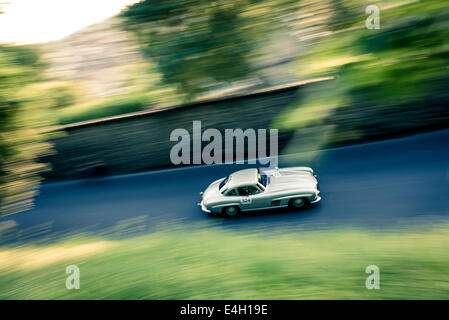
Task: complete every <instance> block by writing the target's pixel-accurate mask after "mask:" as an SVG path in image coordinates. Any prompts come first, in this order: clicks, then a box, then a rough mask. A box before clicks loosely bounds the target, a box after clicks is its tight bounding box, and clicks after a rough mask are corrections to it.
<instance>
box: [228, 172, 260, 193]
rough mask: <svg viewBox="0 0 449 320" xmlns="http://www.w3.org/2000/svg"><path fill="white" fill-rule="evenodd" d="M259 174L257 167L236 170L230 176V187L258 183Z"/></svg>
mask: <svg viewBox="0 0 449 320" xmlns="http://www.w3.org/2000/svg"><path fill="white" fill-rule="evenodd" d="M257 174H258V172H257V169H245V170H240V171H236V172H234V173H233V174H231V175H230V176H229V179H228V189H233V188H236V187H241V186H247V185H256V184H257Z"/></svg>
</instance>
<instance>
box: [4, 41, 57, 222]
mask: <svg viewBox="0 0 449 320" xmlns="http://www.w3.org/2000/svg"><path fill="white" fill-rule="evenodd" d="M43 67H44V66H43V64H42V63H40V61H39V57H38V53H37V52H36V51H35V50H33V49H31V48H27V47H19V46H4V45H0V214H9V213H15V212H18V211H22V210H25V209H28V208H30V206H31V205H32V197H33V195H34V194H35V192H36V191H35V187H36V185H37V183H38V182H39V180H40V178H39V173H40V172H41V171H42V170H44V169H45V165H43V164H39V163H37V162H36V159H37V158H38V157H39V156H40V155H43V154H45V153H48V152H49V149H50V146H49V145H48V144H47V143H45V136H44V135H42V134H40V132H39V128H41V127H43V126H47V125H49V122H48V119H45V118H43V117H42V113H41V112H42V111H43V110H44V109H45V108H46V107H45V106H42V105H38V104H33V103H32V102H33V101H32V99H27V97H24V96H23V95H22V94H21V92H22V90H23V88H24V87H26V86H27V85H28V84H30V83H32V82H34V81H39V80H41V73H42V70H43Z"/></svg>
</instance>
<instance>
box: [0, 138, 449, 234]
mask: <svg viewBox="0 0 449 320" xmlns="http://www.w3.org/2000/svg"><path fill="white" fill-rule="evenodd" d="M320 159H321V160H319V161H318V160H315V161H311V162H309V163H297V165H310V166H312V167H313V168H314V169H315V171H316V174H317V175H318V179H319V182H320V189H321V196H322V198H323V199H322V201H321V202H320V203H319V204H317V205H315V206H313V207H311V208H307V209H300V210H296V211H295V210H277V211H273V210H270V211H265V212H258V213H252V214H247V215H245V216H241V217H238V218H235V219H222V218H211V217H208V216H207V215H205V214H204V213H203V212H202V211H201V210H200V208H199V207H198V206H197V203H198V202H199V201H200V196H199V192H200V191H202V190H204V189H205V188H206V187H207V185H208V184H209V183H210V182H212V181H214V180H216V179H218V178H220V177H223V176H225V175H228V174H229V173H231V172H233V171H235V170H238V169H241V168H244V167H248V165H246V166H245V165H213V166H193V167H186V168H178V169H173V170H166V171H157V172H147V173H140V174H133V175H125V176H116V177H109V178H104V179H91V180H83V181H81V180H79V181H70V182H59V183H48V184H44V185H43V186H41V190H40V195H39V196H38V197H37V199H36V206H35V209H33V210H31V211H28V212H23V213H19V214H16V215H13V216H9V217H4V218H2V219H0V223H2V222H7V221H8V222H9V223H11V222H13V223H15V224H16V226H15V227H14V228H11V229H10V232H9V234H8V236H9V237H10V238H11V239H12V240H26V239H28V238H30V237H31V238H33V237H42V236H45V235H47V236H48V235H50V234H51V235H52V237H53V236H56V235H67V234H70V233H71V232H79V231H81V230H83V231H89V232H94V233H95V234H98V233H101V232H109V233H111V232H112V233H116V234H119V235H124V236H126V235H131V234H138V233H142V232H152V231H155V230H160V229H163V228H166V227H167V226H182V227H219V228H230V229H236V230H243V231H248V232H249V231H254V230H266V231H269V232H287V231H288V232H300V231H301V230H304V229H307V228H313V229H316V228H334V227H335V226H344V227H346V226H360V227H370V228H385V227H387V228H408V227H409V226H410V225H414V224H422V223H441V222H443V221H449V203H448V201H449V130H444V131H437V132H431V133H426V134H421V135H416V136H411V137H407V138H400V139H394V140H388V141H383V142H376V143H369V144H364V145H357V146H351V147H343V148H337V149H329V150H325V151H323V152H322V153H321V157H320ZM283 162H285V158H284V159H282V158H281V160H280V165H281V166H282V163H283ZM12 220H13V221H12ZM4 237H6V233H4Z"/></svg>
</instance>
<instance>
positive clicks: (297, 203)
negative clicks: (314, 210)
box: [290, 198, 308, 208]
mask: <svg viewBox="0 0 449 320" xmlns="http://www.w3.org/2000/svg"><path fill="white" fill-rule="evenodd" d="M307 204H308V200H307V199H305V198H294V199H291V200H290V206H291V207H293V208H302V207H304V206H306V205H307Z"/></svg>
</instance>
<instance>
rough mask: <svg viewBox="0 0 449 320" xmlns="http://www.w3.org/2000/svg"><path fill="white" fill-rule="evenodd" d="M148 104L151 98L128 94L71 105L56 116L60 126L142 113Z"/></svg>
mask: <svg viewBox="0 0 449 320" xmlns="http://www.w3.org/2000/svg"><path fill="white" fill-rule="evenodd" d="M150 102H151V98H150V97H149V96H148V95H145V94H136V95H132V94H130V95H124V96H118V97H110V98H107V99H104V100H98V101H93V102H87V103H82V104H75V105H71V106H69V107H66V108H63V109H61V110H59V111H57V112H56V116H57V121H58V122H59V123H60V124H69V123H74V122H81V121H87V120H94V119H99V118H104V117H110V116H116V115H120V114H124V113H130V112H136V111H142V110H144V109H146V108H147V107H148V105H149V104H150Z"/></svg>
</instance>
